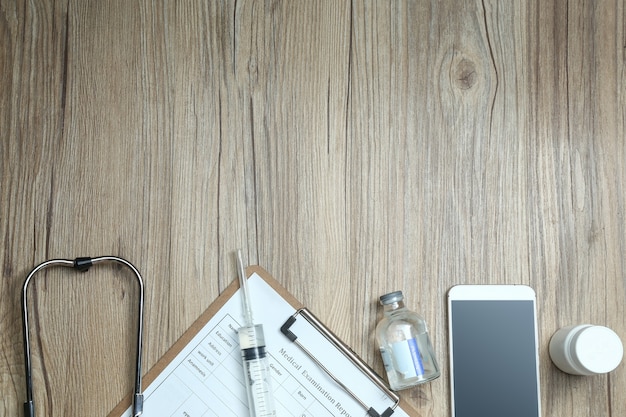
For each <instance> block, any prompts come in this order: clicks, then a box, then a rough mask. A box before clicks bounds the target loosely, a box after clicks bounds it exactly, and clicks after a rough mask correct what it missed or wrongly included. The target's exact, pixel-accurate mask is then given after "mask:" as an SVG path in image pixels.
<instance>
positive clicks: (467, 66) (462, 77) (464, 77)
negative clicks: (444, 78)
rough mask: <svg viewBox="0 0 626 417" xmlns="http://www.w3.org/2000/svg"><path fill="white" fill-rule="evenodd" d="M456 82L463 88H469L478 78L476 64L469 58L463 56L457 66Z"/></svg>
mask: <svg viewBox="0 0 626 417" xmlns="http://www.w3.org/2000/svg"><path fill="white" fill-rule="evenodd" d="M454 75H455V76H454V83H455V84H456V86H457V87H458V88H460V89H461V90H469V89H470V88H472V87H473V86H474V85H475V84H476V81H477V79H478V74H477V73H476V65H474V63H473V62H472V61H470V60H469V59H465V58H463V59H462V60H461V61H460V62H459V63H458V64H457V66H456V70H455V73H454Z"/></svg>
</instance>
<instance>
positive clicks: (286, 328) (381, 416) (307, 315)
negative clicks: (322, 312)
mask: <svg viewBox="0 0 626 417" xmlns="http://www.w3.org/2000/svg"><path fill="white" fill-rule="evenodd" d="M298 316H300V317H301V318H302V319H304V320H305V321H306V322H307V323H308V324H310V325H311V326H312V327H313V329H315V330H317V331H318V332H319V333H320V334H321V335H322V336H324V338H325V339H326V340H328V341H329V342H330V343H331V344H332V345H333V346H334V347H335V348H337V350H339V351H340V352H341V353H342V354H343V355H344V356H345V357H346V358H347V359H348V360H349V361H350V362H352V364H354V365H355V366H356V367H357V368H358V369H359V370H360V371H361V372H362V373H363V374H364V375H365V376H366V377H367V378H369V379H370V380H371V381H372V382H374V383H375V384H376V386H378V388H380V390H381V391H382V392H383V393H384V394H385V395H386V396H387V397H388V398H389V399H390V400H391V401H392V402H393V404H392V405H391V406H389V407H387V409H385V411H383V412H382V413H379V412H378V411H376V410H375V409H374V407H372V406H370V405H368V404H366V403H365V402H364V401H363V400H362V399H360V398H359V397H358V396H357V395H356V394H355V393H354V392H353V391H352V390H350V389H349V388H348V387H347V386H346V385H345V384H344V383H343V382H341V380H340V379H339V378H338V377H336V376H335V375H334V374H333V373H332V372H331V371H330V370H329V369H328V368H327V367H326V366H324V364H322V363H321V362H320V361H319V359H318V358H317V357H316V356H315V355H313V353H311V351H310V350H309V349H307V348H306V347H305V346H304V345H303V344H302V343H301V342H300V340H298V336H297V335H296V334H295V333H294V332H293V331H292V326H293V325H294V324H295V323H296V320H297V319H298ZM280 331H281V332H282V333H283V334H284V335H285V336H287V338H288V339H289V340H291V341H292V342H293V343H295V344H296V345H297V346H298V347H299V348H300V349H301V350H302V351H303V352H304V353H305V354H306V355H307V356H308V357H309V358H310V359H311V360H312V361H313V362H315V364H316V365H317V366H319V367H320V369H322V370H323V371H324V372H325V373H326V374H327V375H328V376H329V377H330V378H331V379H332V380H333V381H334V382H335V383H336V384H337V385H339V386H340V387H341V388H342V389H343V390H344V391H345V392H346V393H347V394H348V395H350V397H352V398H353V399H354V400H355V401H356V402H358V403H359V404H360V405H361V407H363V409H364V410H366V411H367V415H369V416H371V417H389V416H390V415H391V414H393V412H394V410H395V409H396V407H397V406H398V404H399V403H400V397H399V396H398V395H397V394H396V393H394V392H393V391H391V390H390V389H389V388H387V386H386V385H385V383H384V382H383V380H382V379H381V378H380V377H379V376H378V375H377V374H376V373H375V372H374V371H373V370H372V369H371V368H370V367H369V366H368V365H367V364H366V363H365V362H364V361H363V360H362V359H361V358H360V357H358V356H357V355H356V353H354V351H352V349H350V348H349V347H348V346H346V345H345V344H344V343H343V342H342V341H341V340H340V339H339V338H338V337H337V336H335V335H334V334H333V333H332V332H331V331H330V330H329V329H328V328H327V327H326V326H325V325H324V324H323V323H322V322H321V321H319V319H317V317H315V316H314V315H313V313H311V312H310V311H309V310H308V309H306V308H301V309H299V310H298V311H296V312H295V314H293V315H292V316H291V317H289V318H288V319H287V321H286V322H285V324H283V325H282V326H281V328H280Z"/></svg>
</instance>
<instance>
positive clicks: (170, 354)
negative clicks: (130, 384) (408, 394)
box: [107, 265, 420, 417]
mask: <svg viewBox="0 0 626 417" xmlns="http://www.w3.org/2000/svg"><path fill="white" fill-rule="evenodd" d="M254 273H256V274H257V275H259V276H260V277H261V278H262V279H263V280H264V281H265V282H266V283H267V284H268V285H269V286H270V287H272V289H274V291H276V292H277V293H278V294H279V295H280V296H281V297H282V298H283V299H284V300H285V301H287V302H288V303H289V304H290V305H291V306H292V307H293V308H294V309H296V310H299V309H302V308H304V305H303V304H302V303H301V302H300V301H298V300H297V299H296V298H295V297H294V296H293V295H291V294H290V293H289V292H288V291H287V290H286V289H285V288H284V287H283V286H282V285H280V284H279V283H278V281H276V280H275V279H274V278H273V277H272V276H271V275H270V274H269V272H267V271H266V270H264V269H263V268H261V267H260V266H258V265H251V266H248V267H247V268H246V276H247V277H250V276H251V275H252V274H254ZM238 289H239V281H238V280H236V279H235V280H233V282H232V283H231V284H230V285H228V287H226V289H225V290H224V291H223V292H222V294H220V295H219V297H217V298H216V299H215V301H213V303H211V305H209V307H208V308H207V309H206V310H205V311H204V312H203V313H202V314H201V315H200V317H198V318H197V319H196V321H195V322H193V324H192V325H191V326H190V327H189V328H188V329H187V330H186V331H185V333H183V335H182V336H181V337H180V338H179V339H178V340H177V341H176V343H174V344H173V345H172V347H171V348H170V349H169V350H168V351H167V352H166V353H165V354H164V355H163V356H162V357H161V359H159V361H158V362H157V363H156V364H155V365H154V366H153V367H152V368H151V369H150V370H149V371H148V373H147V374H146V375H145V376H144V377H143V385H144V388H143V389H144V390H145V388H146V387H148V386H149V385H150V384H151V383H152V382H153V381H154V380H155V379H156V378H157V377H158V376H159V375H160V374H161V372H163V370H164V369H165V368H166V367H167V366H168V365H169V364H170V363H171V362H172V361H173V360H174V358H176V356H177V355H178V354H179V353H180V352H181V351H182V350H183V348H184V347H185V346H187V345H188V344H189V343H190V342H191V340H192V339H193V338H194V337H195V336H196V335H197V334H198V332H199V331H200V330H201V329H202V328H203V327H204V326H205V325H206V324H207V323H208V322H209V321H210V320H211V318H213V316H215V315H216V314H217V312H218V311H220V309H221V308H222V307H223V306H224V304H226V302H227V301H228V300H230V298H231V297H232V296H233V295H234V294H235V293H236V292H237V290H238ZM131 403H132V395H128V396H127V397H126V398H124V399H123V400H122V401H120V403H119V404H117V406H115V408H114V409H113V410H111V412H110V413H109V414H108V415H107V417H120V416H121V415H122V414H123V413H124V412H125V411H126V410H127V409H128V407H130V406H131ZM399 405H400V408H401V409H402V410H403V411H404V412H406V413H407V414H408V415H409V416H411V417H419V416H420V414H419V413H418V412H417V411H416V410H415V409H414V408H413V407H412V406H411V405H410V404H408V403H407V402H406V401H405V400H404V398H402V397H401V398H400V404H399Z"/></svg>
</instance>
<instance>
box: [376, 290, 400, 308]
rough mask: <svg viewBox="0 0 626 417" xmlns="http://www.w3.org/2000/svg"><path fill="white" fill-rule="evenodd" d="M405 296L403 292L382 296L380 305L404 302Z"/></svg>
mask: <svg viewBox="0 0 626 417" xmlns="http://www.w3.org/2000/svg"><path fill="white" fill-rule="evenodd" d="M403 299H404V296H403V295H402V291H394V292H390V293H389V294H385V295H381V296H380V303H381V304H382V305H387V304H393V303H397V302H398V301H402V300H403Z"/></svg>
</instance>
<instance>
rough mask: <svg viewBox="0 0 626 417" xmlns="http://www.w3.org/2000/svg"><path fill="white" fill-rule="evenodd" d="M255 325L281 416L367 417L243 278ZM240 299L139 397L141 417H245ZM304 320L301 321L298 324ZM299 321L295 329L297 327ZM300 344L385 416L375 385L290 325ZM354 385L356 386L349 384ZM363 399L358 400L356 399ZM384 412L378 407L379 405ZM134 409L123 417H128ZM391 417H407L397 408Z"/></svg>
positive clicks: (280, 309) (256, 281) (282, 312)
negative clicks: (282, 329) (290, 336)
mask: <svg viewBox="0 0 626 417" xmlns="http://www.w3.org/2000/svg"><path fill="white" fill-rule="evenodd" d="M248 285H249V289H250V294H251V299H252V306H253V311H254V321H255V323H262V324H263V327H264V331H265V339H266V345H267V350H268V352H269V355H268V357H269V362H270V369H271V374H272V389H273V391H274V398H275V402H276V410H277V416H278V417H364V416H366V415H367V412H366V411H365V410H364V409H363V407H362V406H361V405H359V404H358V402H356V401H355V400H354V399H352V398H351V397H350V396H349V395H348V394H347V393H345V392H344V390H343V389H342V388H341V387H339V386H338V385H337V384H336V383H335V382H334V381H333V380H332V379H331V378H330V377H329V376H328V375H326V374H325V373H324V371H323V370H321V369H320V368H319V367H318V366H317V365H316V364H315V363H314V362H313V361H312V360H311V359H310V358H309V357H308V356H306V354H305V353H304V352H302V351H301V350H300V349H299V348H298V347H297V346H296V345H294V344H293V343H292V342H291V341H290V340H289V339H288V338H287V337H285V335H283V334H282V333H281V332H280V327H281V326H282V325H283V323H284V322H285V321H286V320H287V319H288V318H289V316H291V315H293V314H294V313H295V310H294V308H293V307H292V306H291V305H289V303H287V302H286V301H285V300H284V299H283V298H282V297H281V296H280V295H279V294H278V293H277V292H276V291H275V290H274V289H273V288H272V287H271V286H269V285H268V284H267V283H266V282H265V281H264V280H263V279H262V278H261V277H260V276H258V275H257V274H253V275H252V276H251V277H250V279H249V280H248ZM242 321H243V320H242V315H241V296H240V294H239V292H237V293H235V294H234V295H233V296H232V297H231V298H230V299H229V300H228V301H227V302H226V304H225V305H224V306H223V307H222V308H221V309H220V310H219V311H218V313H217V314H216V315H215V316H214V317H213V318H212V319H211V320H209V322H208V323H207V324H206V325H205V326H204V327H203V328H202V329H201V330H200V331H199V332H198V334H197V335H196V336H195V337H194V338H193V339H192V340H191V342H190V343H189V344H188V345H187V346H185V348H183V349H182V350H181V352H180V353H179V354H178V355H177V356H176V357H175V358H174V360H173V361H172V362H171V363H170V364H169V365H168V366H167V367H166V368H165V369H164V371H163V372H161V374H160V375H159V376H158V377H157V378H156V379H155V380H154V381H153V382H152V383H151V384H150V385H149V386H148V387H147V388H146V389H145V391H144V412H143V415H142V417H245V416H248V415H249V414H248V406H247V399H246V392H245V389H244V385H243V371H242V365H241V353H240V351H239V345H238V338H237V330H238V329H239V327H240V323H241V322H242ZM301 321H302V320H298V322H301ZM298 322H297V323H298ZM294 329H296V330H294V331H297V333H296V334H297V335H298V338H299V339H300V340H301V341H302V343H303V345H305V346H307V345H306V343H309V344H312V345H314V346H311V349H310V350H311V352H312V353H316V350H318V351H319V353H320V354H322V355H323V358H322V359H323V361H322V363H324V365H325V366H326V367H327V368H328V369H329V370H331V372H333V373H335V374H336V375H337V376H339V377H340V379H341V380H342V381H343V382H344V383H346V384H347V385H348V387H350V389H352V390H353V391H354V392H355V393H358V394H359V398H361V399H362V400H364V401H365V400H367V401H372V402H373V403H375V404H371V406H373V407H374V408H375V409H377V410H379V412H382V411H383V410H384V408H386V406H384V405H385V404H387V405H389V404H390V400H389V399H388V398H386V397H384V398H383V394H382V391H381V390H380V389H379V388H378V387H376V385H375V384H374V383H372V382H371V381H369V380H367V381H365V382H364V380H363V375H362V373H361V372H360V371H359V370H358V368H357V367H356V366H353V365H351V364H347V363H346V358H345V356H343V355H342V354H341V353H340V352H339V351H337V350H336V349H334V350H333V349H328V348H326V347H325V346H324V343H328V342H325V341H323V340H316V338H319V333H318V332H316V331H314V330H312V328H311V327H310V326H308V327H307V326H305V325H302V324H297V325H296V327H294ZM351 383H352V385H354V386H353V387H351V386H350V384H351ZM361 395H363V397H361ZM379 406H380V407H383V406H384V408H382V409H379V408H378V407H379ZM130 415H131V409H130V408H129V409H128V410H126V412H125V413H124V414H122V416H123V417H130ZM393 417H408V414H406V413H405V412H404V411H403V410H401V409H400V407H398V408H396V410H395V412H394V413H393Z"/></svg>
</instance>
